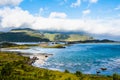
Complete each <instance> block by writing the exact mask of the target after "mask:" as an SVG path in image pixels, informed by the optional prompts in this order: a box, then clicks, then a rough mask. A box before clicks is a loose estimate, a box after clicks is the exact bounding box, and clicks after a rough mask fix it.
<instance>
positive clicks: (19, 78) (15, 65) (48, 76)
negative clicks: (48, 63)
mask: <svg viewBox="0 0 120 80" xmlns="http://www.w3.org/2000/svg"><path fill="white" fill-rule="evenodd" d="M29 60H30V59H29V58H28V57H23V56H19V55H16V54H15V53H14V54H13V53H6V52H0V80H120V76H119V75H117V74H115V75H114V76H113V77H112V76H109V77H107V76H97V75H85V74H82V73H80V72H76V74H74V73H69V72H68V71H65V72H59V71H52V70H47V69H42V68H37V67H33V66H31V65H28V64H27V62H28V61H29Z"/></svg>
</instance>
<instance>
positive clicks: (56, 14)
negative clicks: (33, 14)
mask: <svg viewBox="0 0 120 80" xmlns="http://www.w3.org/2000/svg"><path fill="white" fill-rule="evenodd" d="M66 17H67V15H66V14H65V13H63V12H51V13H50V15H49V18H66Z"/></svg>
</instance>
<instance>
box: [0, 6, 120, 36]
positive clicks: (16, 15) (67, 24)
mask: <svg viewBox="0 0 120 80" xmlns="http://www.w3.org/2000/svg"><path fill="white" fill-rule="evenodd" d="M0 21H1V22H0V25H1V26H0V29H3V28H6V29H7V28H12V27H16V28H19V27H29V28H33V29H41V30H62V31H63V30H65V31H85V32H88V33H93V34H110V35H114V36H120V34H119V33H120V23H119V22H120V19H113V20H94V19H87V20H85V21H84V20H82V19H66V18H64V19H63V18H44V17H40V16H33V15H31V14H30V13H29V12H28V11H24V10H22V9H21V8H18V7H15V8H3V9H0Z"/></svg>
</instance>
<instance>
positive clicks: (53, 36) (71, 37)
mask: <svg viewBox="0 0 120 80" xmlns="http://www.w3.org/2000/svg"><path fill="white" fill-rule="evenodd" d="M11 32H13V33H20V32H24V33H26V34H27V35H30V36H32V37H33V36H34V37H39V38H46V39H49V40H50V41H84V40H93V38H92V37H91V36H88V35H80V34H62V33H55V32H54V33H50V32H38V31H35V30H31V29H14V30H11Z"/></svg>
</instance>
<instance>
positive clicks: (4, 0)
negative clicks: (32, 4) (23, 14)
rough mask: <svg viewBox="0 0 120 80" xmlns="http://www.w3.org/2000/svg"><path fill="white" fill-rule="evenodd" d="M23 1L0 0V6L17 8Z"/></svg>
mask: <svg viewBox="0 0 120 80" xmlns="http://www.w3.org/2000/svg"><path fill="white" fill-rule="evenodd" d="M22 1H23V0H0V6H5V5H12V6H17V5H19V4H20V3H21V2H22Z"/></svg>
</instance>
